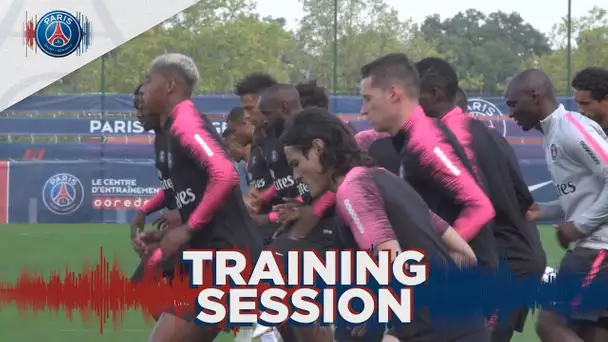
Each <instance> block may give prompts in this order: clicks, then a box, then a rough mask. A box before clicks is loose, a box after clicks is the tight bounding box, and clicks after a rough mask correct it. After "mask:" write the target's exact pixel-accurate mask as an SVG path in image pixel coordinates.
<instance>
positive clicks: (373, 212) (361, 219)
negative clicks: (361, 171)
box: [336, 179, 401, 257]
mask: <svg viewBox="0 0 608 342" xmlns="http://www.w3.org/2000/svg"><path fill="white" fill-rule="evenodd" d="M336 210H337V212H338V215H339V216H340V218H341V219H342V222H344V223H345V224H346V225H347V226H348V227H349V228H350V230H351V232H352V234H353V237H354V239H355V241H356V242H357V245H358V246H359V248H360V249H369V250H373V251H374V252H378V251H381V250H389V251H391V255H392V256H393V257H396V256H397V254H399V253H400V252H401V247H400V245H399V242H398V240H397V236H396V235H395V232H394V231H393V227H392V226H391V223H390V221H389V219H388V216H387V214H386V210H385V209H384V200H383V198H382V196H381V195H380V191H379V190H378V188H377V187H376V184H375V183H374V182H373V181H372V180H367V179H366V180H356V179H352V180H350V181H348V182H347V183H344V184H342V185H341V186H340V189H339V190H338V193H337V196H336Z"/></svg>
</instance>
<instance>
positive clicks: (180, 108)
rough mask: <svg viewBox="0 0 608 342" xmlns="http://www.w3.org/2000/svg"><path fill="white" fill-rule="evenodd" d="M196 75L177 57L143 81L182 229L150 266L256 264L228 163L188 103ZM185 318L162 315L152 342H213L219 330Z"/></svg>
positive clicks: (166, 239)
mask: <svg viewBox="0 0 608 342" xmlns="http://www.w3.org/2000/svg"><path fill="white" fill-rule="evenodd" d="M198 78H199V74H198V70H197V68H196V65H195V64H194V62H193V61H192V59H191V58H189V57H187V56H184V55H181V54H166V55H162V56H160V57H157V58H156V59H155V60H154V61H153V62H152V64H151V66H150V70H149V73H148V76H147V78H146V82H145V87H146V91H145V92H144V110H148V111H150V112H152V113H159V114H160V118H161V123H162V125H163V129H164V130H165V131H166V132H167V134H168V137H169V138H168V139H169V140H168V144H169V149H168V156H167V163H168V166H169V170H170V175H171V182H172V183H173V189H174V193H175V199H176V205H177V207H178V208H179V212H180V215H181V217H182V219H183V221H184V222H185V224H184V225H181V226H179V227H176V228H173V229H168V230H167V231H166V232H165V234H164V235H163V237H162V240H161V241H160V248H159V249H156V250H155V251H154V252H153V254H152V256H151V258H150V259H151V261H150V264H151V265H152V266H153V265H154V264H153V263H155V262H156V263H157V262H159V261H161V260H162V259H164V258H166V257H167V256H169V255H171V254H174V253H177V252H179V251H180V250H181V249H182V248H184V246H188V247H190V248H196V249H213V250H222V249H231V250H233V249H235V248H238V249H241V250H250V251H251V254H252V256H251V257H252V259H253V260H255V259H256V258H257V255H258V254H259V252H260V250H261V241H260V239H259V237H258V235H257V234H256V232H255V229H256V228H255V225H254V223H253V221H252V220H251V218H250V217H249V215H248V213H247V210H246V209H245V206H244V204H243V201H242V195H241V191H240V189H239V177H238V174H237V171H236V169H235V167H234V165H233V163H232V161H231V160H230V159H229V158H228V157H227V156H226V154H225V152H224V151H223V150H222V148H221V138H220V137H219V136H218V134H217V132H216V130H215V129H214V127H213V125H212V124H211V122H210V121H209V120H208V119H207V118H206V116H204V115H201V114H200V113H199V112H198V111H197V110H196V108H195V107H194V104H193V103H192V101H191V96H192V92H193V90H194V87H195V86H196V84H197V82H198ZM191 311H192V312H190V313H188V314H184V315H179V317H178V316H176V315H173V314H172V313H170V312H165V313H163V314H162V315H161V317H160V318H159V320H158V322H157V324H156V326H155V329H154V330H153V331H152V333H151V336H150V339H149V340H150V341H158V342H165V341H167V342H172V341H186V342H189V341H192V342H202V341H209V342H211V341H213V339H214V338H215V337H216V336H217V334H218V333H219V332H220V328H219V327H217V328H214V329H211V328H210V327H201V326H198V325H196V324H194V323H193V322H192V319H193V318H194V317H195V316H196V313H195V312H194V310H191Z"/></svg>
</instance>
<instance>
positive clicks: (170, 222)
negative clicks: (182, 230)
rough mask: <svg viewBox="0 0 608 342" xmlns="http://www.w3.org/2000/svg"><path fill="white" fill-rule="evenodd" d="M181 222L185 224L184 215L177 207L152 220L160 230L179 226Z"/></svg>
mask: <svg viewBox="0 0 608 342" xmlns="http://www.w3.org/2000/svg"><path fill="white" fill-rule="evenodd" d="M181 224H183V222H182V217H181V216H180V214H179V210H177V209H173V210H169V211H166V212H164V213H163V214H162V215H161V216H160V217H159V218H157V219H156V220H154V222H152V225H155V226H156V228H157V229H158V230H163V229H166V228H167V227H177V226H179V225H181Z"/></svg>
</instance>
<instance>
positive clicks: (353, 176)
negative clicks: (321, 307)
mask: <svg viewBox="0 0 608 342" xmlns="http://www.w3.org/2000/svg"><path fill="white" fill-rule="evenodd" d="M281 141H283V143H284V146H285V147H284V151H285V155H286V158H287V161H288V162H289V165H291V166H292V167H293V174H294V177H295V178H296V180H298V181H301V182H303V183H305V184H307V185H308V186H309V189H310V192H311V195H312V196H313V197H314V196H319V195H321V194H323V193H325V192H326V191H332V192H336V191H337V202H336V203H337V204H336V205H337V212H338V216H339V217H340V219H341V220H342V221H343V222H344V223H346V225H347V227H348V228H349V229H348V230H347V231H344V232H342V231H341V232H340V234H344V237H345V238H346V240H352V241H354V245H355V248H357V249H360V250H373V251H374V252H377V251H379V250H390V251H392V252H393V253H392V254H393V257H395V256H396V255H397V254H398V253H400V252H401V251H403V250H410V249H416V250H423V251H425V253H427V257H428V260H434V261H444V262H447V260H449V259H450V254H452V255H455V259H456V260H459V262H460V263H462V264H464V265H467V264H471V263H475V261H476V259H475V255H474V253H473V251H472V249H471V248H470V247H469V245H468V244H467V243H466V242H465V241H464V240H463V239H462V238H461V237H460V236H459V235H458V234H457V233H456V232H455V231H454V230H453V229H452V228H451V227H449V225H448V224H447V223H445V221H443V220H441V219H439V218H438V217H437V216H436V215H434V214H433V213H432V212H431V211H430V210H429V208H428V207H427V205H426V203H425V202H424V201H423V200H422V198H421V197H420V196H419V195H418V194H417V193H416V191H415V190H414V189H413V188H412V187H411V186H410V185H408V184H407V183H406V182H403V181H402V180H401V179H399V177H397V176H396V175H394V174H392V173H390V172H388V171H387V170H385V169H382V168H377V167H371V166H370V162H371V160H366V159H365V157H364V156H363V155H362V154H361V153H360V151H359V148H358V146H357V143H356V141H355V140H354V138H353V136H352V135H351V134H350V132H349V129H348V128H347V127H346V125H344V124H343V123H342V122H341V121H340V120H339V119H338V118H337V117H335V116H334V115H332V114H330V113H329V112H328V111H327V110H324V109H321V108H309V109H305V110H304V111H303V112H302V113H300V114H298V115H296V116H295V118H294V120H293V125H292V126H291V127H290V128H289V129H288V130H287V131H286V132H285V133H284V134H283V136H282V137H281ZM437 221H440V224H437ZM361 227H365V229H362V228H361ZM427 315H428V313H426V312H425V310H419V311H418V312H416V313H415V317H413V319H412V323H411V324H408V325H406V326H404V327H400V328H399V329H397V332H396V335H397V336H398V337H399V338H400V339H401V340H403V341H432V340H433V332H432V330H431V329H430V326H429V324H428V319H429V318H428V317H427ZM366 328H369V327H366ZM357 330H359V331H360V333H359V334H358V333H357V332H356V331H357ZM364 330H365V329H353V330H352V333H353V334H352V335H349V334H344V333H342V334H338V340H339V341H378V340H380V339H381V338H382V336H381V335H383V334H384V329H381V331H380V336H368V337H366V338H364V339H361V337H362V332H363V331H364ZM342 332H344V331H342ZM469 338H470V339H469V340H468V341H479V340H478V339H476V337H475V336H469Z"/></svg>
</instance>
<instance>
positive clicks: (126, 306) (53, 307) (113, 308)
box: [0, 248, 251, 333]
mask: <svg viewBox="0 0 608 342" xmlns="http://www.w3.org/2000/svg"><path fill="white" fill-rule="evenodd" d="M99 253H100V255H99V256H100V261H99V263H98V264H97V265H95V266H94V267H92V268H91V267H87V266H86V265H85V266H84V267H83V268H82V271H81V272H80V273H76V272H72V271H69V270H67V269H66V270H65V271H64V273H63V276H61V275H60V273H59V272H56V271H55V272H53V273H52V274H51V276H50V277H49V279H48V280H45V279H44V277H43V276H41V275H39V274H36V273H34V274H32V273H31V272H28V271H27V270H23V271H22V272H21V274H20V275H19V277H18V279H17V281H16V282H15V283H14V284H12V283H6V282H0V309H2V308H3V307H6V306H8V305H16V306H17V309H18V310H19V312H20V313H22V314H23V313H27V312H30V313H32V312H33V313H34V315H36V314H37V313H41V312H44V311H51V312H54V313H58V312H59V310H60V309H63V310H64V311H65V314H66V316H67V318H68V319H69V320H71V319H72V318H73V315H74V311H79V312H80V315H81V317H82V319H83V321H85V322H87V321H91V320H92V319H93V318H98V319H99V328H100V333H103V327H104V325H105V324H106V323H107V322H108V320H110V319H111V320H112V321H113V323H114V328H115V329H116V328H118V327H119V326H120V324H119V323H120V322H121V321H122V318H123V315H124V313H126V312H127V311H130V310H132V309H135V310H139V311H141V312H142V313H143V314H144V319H146V320H148V321H149V320H150V319H151V318H152V315H153V314H158V313H160V312H162V311H163V310H166V309H168V308H173V310H175V312H176V314H187V313H191V312H192V310H194V309H193V304H194V301H195V299H196V298H197V296H198V294H199V293H200V291H201V290H203V289H204V288H209V287H212V286H211V285H208V286H202V287H198V288H193V287H191V286H190V281H189V279H188V278H186V277H184V278H180V277H175V279H174V280H173V281H172V283H171V284H169V282H168V281H165V280H158V279H155V278H154V277H146V278H145V279H144V280H143V281H141V282H139V283H137V284H133V283H132V282H131V281H130V280H129V278H128V277H127V276H125V274H124V273H123V272H122V271H121V269H120V267H119V264H118V261H117V260H114V261H113V263H112V264H110V262H109V261H108V260H106V259H105V257H104V254H103V249H101V248H100V252H99ZM177 269H178V267H177V265H176V270H177ZM249 271H251V270H249ZM176 272H178V271H176ZM212 273H213V272H212V267H210V264H206V265H205V266H204V267H203V277H204V278H203V279H212ZM213 287H215V288H219V289H221V290H222V291H226V293H227V291H228V290H229V288H230V286H229V285H228V286H213ZM227 297H228V296H224V299H226V298H227ZM222 304H224V305H226V307H227V302H226V301H223V302H222ZM223 327H225V323H224V325H223Z"/></svg>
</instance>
